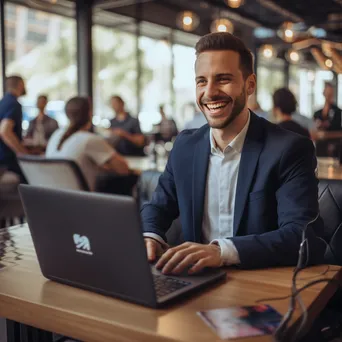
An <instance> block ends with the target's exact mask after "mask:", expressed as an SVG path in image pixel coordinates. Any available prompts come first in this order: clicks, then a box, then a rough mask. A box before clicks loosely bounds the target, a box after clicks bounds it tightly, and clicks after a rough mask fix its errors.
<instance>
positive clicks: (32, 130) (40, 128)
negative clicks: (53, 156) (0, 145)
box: [25, 95, 58, 146]
mask: <svg viewBox="0 0 342 342" xmlns="http://www.w3.org/2000/svg"><path fill="white" fill-rule="evenodd" d="M47 104H48V97H47V96H46V95H39V96H38V99H37V108H38V115H37V116H36V117H35V118H34V119H33V120H31V121H30V124H29V128H28V130H27V134H26V137H25V140H26V141H27V142H30V144H32V145H33V146H46V144H47V142H48V141H49V139H50V138H51V136H52V134H53V133H54V131H56V130H57V129H58V122H57V121H56V120H55V119H53V118H51V117H50V116H48V115H47V114H46V113H45V108H46V106H47Z"/></svg>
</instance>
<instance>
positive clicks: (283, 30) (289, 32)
mask: <svg viewBox="0 0 342 342" xmlns="http://www.w3.org/2000/svg"><path fill="white" fill-rule="evenodd" d="M278 35H279V36H280V38H281V39H283V40H284V41H285V42H287V43H292V42H293V41H295V40H296V38H297V33H296V31H295V30H294V24H293V23H291V22H289V21H286V22H285V23H284V24H283V25H281V26H280V29H279V31H278Z"/></svg>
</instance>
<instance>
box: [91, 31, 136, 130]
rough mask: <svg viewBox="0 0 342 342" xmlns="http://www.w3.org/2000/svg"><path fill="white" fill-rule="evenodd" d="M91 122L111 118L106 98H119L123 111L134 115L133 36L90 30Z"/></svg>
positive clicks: (134, 60)
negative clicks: (92, 105) (92, 62)
mask: <svg viewBox="0 0 342 342" xmlns="http://www.w3.org/2000/svg"><path fill="white" fill-rule="evenodd" d="M93 49H94V100H93V103H94V123H96V124H98V123H100V122H101V120H104V125H106V123H105V121H108V119H111V118H112V117H113V116H114V113H113V111H112V109H111V108H110V98H111V96H113V95H119V96H121V97H122V99H123V100H124V101H125V103H126V110H127V111H128V112H130V113H131V114H132V115H133V116H137V110H138V108H137V96H136V94H137V90H136V87H137V63H136V37H135V35H134V34H130V33H126V32H122V31H119V30H116V29H111V28H106V27H102V26H94V27H93Z"/></svg>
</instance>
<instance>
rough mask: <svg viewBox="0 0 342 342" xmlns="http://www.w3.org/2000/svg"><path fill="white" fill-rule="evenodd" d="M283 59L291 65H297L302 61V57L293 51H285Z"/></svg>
mask: <svg viewBox="0 0 342 342" xmlns="http://www.w3.org/2000/svg"><path fill="white" fill-rule="evenodd" d="M285 57H286V59H287V61H288V62H290V63H292V64H298V63H299V62H301V61H302V59H303V55H302V54H301V53H300V52H298V51H296V50H294V49H290V50H289V51H287V53H286V56H285Z"/></svg>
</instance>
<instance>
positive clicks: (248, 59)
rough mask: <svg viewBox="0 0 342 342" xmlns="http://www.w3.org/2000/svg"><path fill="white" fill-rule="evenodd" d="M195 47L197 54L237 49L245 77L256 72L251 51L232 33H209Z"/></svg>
mask: <svg viewBox="0 0 342 342" xmlns="http://www.w3.org/2000/svg"><path fill="white" fill-rule="evenodd" d="M195 49H196V55H197V56H198V55H199V54H201V53H202V52H206V51H217V50H221V51H222V50H230V51H235V52H237V53H238V54H239V56H240V69H241V71H242V74H243V77H244V79H247V77H248V76H250V75H252V74H253V73H254V65H253V63H254V61H253V55H252V53H251V51H250V50H249V49H248V48H247V47H246V45H245V44H244V42H243V41H242V40H241V39H239V38H238V37H235V36H234V35H232V34H230V33H227V32H216V33H210V34H207V35H205V36H203V37H202V38H201V39H200V40H199V41H198V42H197V44H196V47H195Z"/></svg>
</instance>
